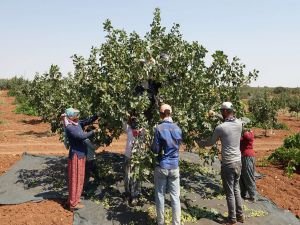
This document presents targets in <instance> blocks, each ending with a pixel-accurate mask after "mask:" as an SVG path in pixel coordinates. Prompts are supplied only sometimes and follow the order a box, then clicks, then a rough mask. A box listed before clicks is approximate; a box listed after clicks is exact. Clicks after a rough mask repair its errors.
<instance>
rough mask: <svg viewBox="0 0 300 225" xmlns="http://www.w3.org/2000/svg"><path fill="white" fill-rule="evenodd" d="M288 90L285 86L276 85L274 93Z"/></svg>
mask: <svg viewBox="0 0 300 225" xmlns="http://www.w3.org/2000/svg"><path fill="white" fill-rule="evenodd" d="M286 91H287V89H286V88H284V87H276V88H274V89H273V93H274V94H282V93H284V92H286Z"/></svg>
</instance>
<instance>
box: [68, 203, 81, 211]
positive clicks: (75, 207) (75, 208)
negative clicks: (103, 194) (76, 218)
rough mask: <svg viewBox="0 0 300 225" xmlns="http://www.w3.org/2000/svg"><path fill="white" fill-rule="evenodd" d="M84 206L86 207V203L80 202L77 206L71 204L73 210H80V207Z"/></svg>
mask: <svg viewBox="0 0 300 225" xmlns="http://www.w3.org/2000/svg"><path fill="white" fill-rule="evenodd" d="M82 208H84V205H83V204H81V203H79V204H77V205H75V206H70V210H71V211H74V210H78V209H82Z"/></svg>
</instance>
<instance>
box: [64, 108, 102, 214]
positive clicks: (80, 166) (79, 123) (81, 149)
mask: <svg viewBox="0 0 300 225" xmlns="http://www.w3.org/2000/svg"><path fill="white" fill-rule="evenodd" d="M65 114H66V118H65V119H66V127H65V132H66V137H67V138H68V142H69V159H68V180H69V184H68V187H69V197H68V204H69V206H70V209H71V210H74V209H80V208H83V207H84V205H82V204H80V196H81V194H82V189H83V183H84V174H85V162H86V153H87V145H86V144H85V143H84V141H85V140H86V139H87V138H89V137H92V136H93V135H94V134H95V133H96V132H98V131H99V129H96V130H92V131H89V132H84V131H83V128H84V126H86V125H89V124H92V123H93V122H94V121H95V120H97V119H98V117H97V116H96V115H95V116H92V117H89V118H87V119H84V120H79V111H78V110H77V109H73V108H68V109H66V111H65Z"/></svg>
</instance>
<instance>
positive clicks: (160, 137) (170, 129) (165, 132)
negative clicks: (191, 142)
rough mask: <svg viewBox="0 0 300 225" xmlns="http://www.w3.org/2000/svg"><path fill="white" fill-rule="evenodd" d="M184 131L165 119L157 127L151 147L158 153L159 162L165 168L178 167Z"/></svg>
mask: <svg viewBox="0 0 300 225" xmlns="http://www.w3.org/2000/svg"><path fill="white" fill-rule="evenodd" d="M181 141H182V131H181V129H180V128H179V127H178V126H177V124H175V123H173V122H171V121H166V120H163V121H162V122H161V123H160V124H159V125H158V126H157V127H156V128H155V133H154V140H153V143H152V146H151V149H152V151H153V152H154V153H156V154H158V156H157V160H158V164H159V166H160V167H161V168H163V169H177V168H178V164H179V146H180V144H181Z"/></svg>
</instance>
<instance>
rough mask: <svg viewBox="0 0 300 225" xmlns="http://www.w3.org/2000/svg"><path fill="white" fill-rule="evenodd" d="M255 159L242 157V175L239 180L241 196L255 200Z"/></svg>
mask: <svg viewBox="0 0 300 225" xmlns="http://www.w3.org/2000/svg"><path fill="white" fill-rule="evenodd" d="M254 173H255V157H242V173H241V179H240V187H241V196H242V197H243V198H245V197H246V196H247V194H248V196H249V198H252V199H255V198H256V184H255V176H254Z"/></svg>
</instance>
